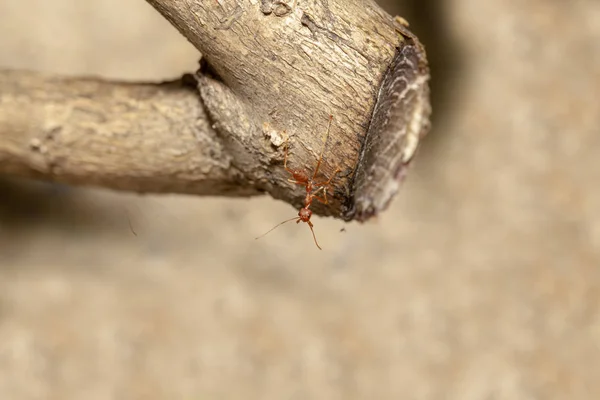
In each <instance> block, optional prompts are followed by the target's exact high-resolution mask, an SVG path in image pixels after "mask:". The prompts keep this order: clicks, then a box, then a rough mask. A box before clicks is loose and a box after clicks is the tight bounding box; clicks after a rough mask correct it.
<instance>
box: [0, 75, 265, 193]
mask: <svg viewBox="0 0 600 400" xmlns="http://www.w3.org/2000/svg"><path fill="white" fill-rule="evenodd" d="M0 135H1V136H0V137H1V140H0V172H2V173H4V174H12V175H16V176H22V177H30V178H37V179H46V180H53V181H57V182H64V183H69V184H81V185H98V186H103V187H107V188H112V189H120V190H131V191H137V192H158V193H191V194H199V195H232V196H247V195H252V194H258V193H259V192H258V191H257V190H256V188H255V187H253V186H251V185H248V184H247V182H246V181H245V180H244V179H242V178H241V174H240V173H239V171H236V169H235V168H234V167H232V166H231V157H230V156H229V155H228V154H226V153H225V152H224V151H223V148H222V146H221V144H220V143H219V141H218V140H217V138H216V134H215V132H214V131H213V130H212V128H211V127H210V124H209V122H208V119H207V117H206V114H205V112H204V110H203V107H202V103H201V101H200V99H199V97H198V94H197V91H196V89H195V86H190V85H189V84H187V85H186V84H185V83H184V82H183V81H181V80H178V81H174V82H167V83H162V84H142V83H139V84H128V83H116V82H105V81H102V80H98V79H90V78H87V79H86V78H76V79H68V78H55V77H48V76H44V75H42V74H39V73H32V72H23V71H1V70H0Z"/></svg>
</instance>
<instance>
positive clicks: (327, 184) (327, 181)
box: [313, 167, 342, 187]
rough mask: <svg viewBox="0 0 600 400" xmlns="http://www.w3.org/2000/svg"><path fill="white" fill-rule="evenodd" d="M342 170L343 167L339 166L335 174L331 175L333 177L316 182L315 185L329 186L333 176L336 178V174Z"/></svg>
mask: <svg viewBox="0 0 600 400" xmlns="http://www.w3.org/2000/svg"><path fill="white" fill-rule="evenodd" d="M340 172H342V169H341V168H340V167H337V168H336V170H335V171H334V173H333V175H331V178H329V179H327V180H326V181H323V182H319V183H315V184H313V186H323V187H324V186H329V184H330V183H331V181H332V180H333V178H335V176H336V175H337V174H339V173H340Z"/></svg>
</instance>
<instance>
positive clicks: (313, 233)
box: [306, 221, 323, 250]
mask: <svg viewBox="0 0 600 400" xmlns="http://www.w3.org/2000/svg"><path fill="white" fill-rule="evenodd" d="M306 222H307V223H308V227H309V228H310V231H311V232H312V235H313V239H314V240H315V244H316V245H317V247H318V248H319V250H323V249H322V248H321V246H319V243H317V237H316V236H315V230H314V229H313V224H312V222H310V221H306Z"/></svg>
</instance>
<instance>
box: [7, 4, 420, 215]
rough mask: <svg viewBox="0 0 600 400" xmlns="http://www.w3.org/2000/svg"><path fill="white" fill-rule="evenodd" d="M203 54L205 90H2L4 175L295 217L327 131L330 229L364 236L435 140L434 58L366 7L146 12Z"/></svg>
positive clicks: (200, 7)
mask: <svg viewBox="0 0 600 400" xmlns="http://www.w3.org/2000/svg"><path fill="white" fill-rule="evenodd" d="M147 1H148V2H149V3H150V4H151V5H152V6H154V7H155V8H156V9H157V10H158V11H159V12H160V13H161V14H162V15H163V16H165V18H167V19H168V20H169V21H170V22H171V23H172V24H173V25H174V26H175V27H176V28H177V29H178V30H179V31H180V32H181V33H182V34H183V35H184V36H185V37H186V38H187V39H188V40H189V41H190V42H191V43H193V44H194V45H195V46H196V48H197V49H198V50H199V51H200V52H201V53H202V56H203V61H202V68H201V70H200V71H199V72H198V73H197V74H196V75H195V78H196V87H195V88H190V87H188V86H186V85H184V84H183V83H182V82H172V83H168V84H160V85H159V84H156V85H153V84H123V83H107V82H102V81H99V80H88V79H75V80H73V79H52V78H48V77H42V76H39V75H35V74H25V73H16V72H3V73H2V74H0V96H1V97H0V101H1V103H0V172H2V173H7V172H8V173H12V174H17V175H26V176H36V177H38V178H45V179H55V180H60V181H63V182H67V183H75V184H96V185H102V186H106V187H111V188H117V189H124V190H135V191H144V192H183V193H196V194H218V195H226V194H227V195H253V194H258V193H261V192H268V193H270V194H271V195H272V196H273V197H275V198H279V199H283V200H285V201H287V202H289V203H291V204H293V205H295V206H300V205H301V204H302V200H303V197H304V192H303V188H302V187H298V186H296V187H294V186H293V185H290V184H289V182H288V181H287V179H288V178H289V174H288V173H287V172H286V171H285V170H284V169H283V166H282V161H283V150H284V146H283V145H284V143H285V141H286V140H288V141H289V143H290V163H291V164H292V165H291V166H292V167H293V168H303V169H306V170H308V171H311V170H312V168H314V165H315V163H316V161H317V158H318V154H319V152H320V150H321V147H322V144H323V143H322V140H323V137H324V132H325V129H326V126H327V121H328V115H329V114H332V115H333V116H334V123H333V127H332V130H331V135H330V138H329V141H328V143H327V149H326V152H325V159H324V163H323V168H322V172H323V176H324V177H325V178H327V177H329V176H330V175H331V174H332V172H333V171H334V170H335V169H336V168H341V169H342V174H340V175H339V176H338V177H336V179H335V180H334V181H333V185H332V186H333V187H334V190H333V192H334V196H333V201H331V203H330V204H329V205H328V206H321V207H315V208H314V210H315V212H317V213H318V214H321V215H333V216H336V217H341V218H344V219H346V220H351V219H357V220H361V221H362V220H365V219H367V218H369V217H370V216H372V215H375V214H377V213H379V212H381V211H382V210H383V209H385V208H386V207H387V205H388V203H389V201H390V200H391V198H392V197H393V195H394V194H395V193H396V191H397V190H398V187H399V183H400V181H401V179H402V177H403V176H404V175H405V172H406V168H407V166H408V164H409V163H410V161H411V159H412V158H413V155H414V153H415V150H416V148H417V145H418V142H419V139H420V137H421V136H422V135H423V134H424V133H425V132H426V131H427V129H428V125H429V113H430V107H429V93H428V79H429V72H428V68H427V62H426V59H425V53H424V50H423V48H422V46H421V45H420V43H419V42H418V40H417V38H416V37H414V36H413V35H412V34H411V33H410V32H409V31H408V30H407V29H406V25H405V23H404V21H403V20H402V19H399V18H397V19H393V18H392V17H390V16H389V15H388V14H386V13H385V12H383V11H382V10H381V9H380V8H379V7H378V6H377V5H376V4H375V3H374V2H372V1H369V0H328V1H326V2H324V1H318V0H306V1H302V2H298V1H296V0H286V1H284V0H261V1H258V0H237V1H236V0H219V1H202V0H147Z"/></svg>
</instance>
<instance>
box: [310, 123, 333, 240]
mask: <svg viewBox="0 0 600 400" xmlns="http://www.w3.org/2000/svg"><path fill="white" fill-rule="evenodd" d="M332 122H333V115H331V114H329V124H328V125H327V133H326V134H325V140H324V141H323V148H321V155H320V156H319V161H317V166H316V167H315V173H314V174H313V177H312V178H313V179H315V178H316V177H317V173H318V172H319V167H320V166H321V161H322V160H323V154H324V153H325V147H327V139H329V131H330V130H331V123H332ZM317 247H319V246H318V245H317Z"/></svg>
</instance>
